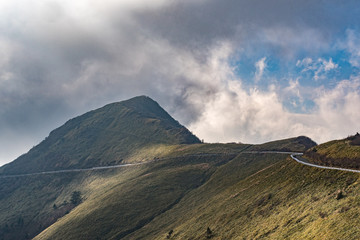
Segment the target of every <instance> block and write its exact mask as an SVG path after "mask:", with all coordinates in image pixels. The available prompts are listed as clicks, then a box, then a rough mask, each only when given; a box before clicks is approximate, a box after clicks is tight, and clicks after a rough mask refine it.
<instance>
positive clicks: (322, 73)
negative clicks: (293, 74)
mask: <svg viewBox="0 0 360 240" xmlns="http://www.w3.org/2000/svg"><path fill="white" fill-rule="evenodd" d="M338 66H339V65H338V64H337V63H334V62H333V60H332V58H329V60H326V59H324V58H318V59H317V60H316V61H313V60H312V59H311V58H309V57H306V58H304V59H302V60H298V61H297V62H296V67H298V68H302V70H301V72H309V71H312V72H313V73H314V77H313V78H314V80H319V79H324V78H326V74H327V73H328V72H329V71H331V70H334V69H336V68H338Z"/></svg>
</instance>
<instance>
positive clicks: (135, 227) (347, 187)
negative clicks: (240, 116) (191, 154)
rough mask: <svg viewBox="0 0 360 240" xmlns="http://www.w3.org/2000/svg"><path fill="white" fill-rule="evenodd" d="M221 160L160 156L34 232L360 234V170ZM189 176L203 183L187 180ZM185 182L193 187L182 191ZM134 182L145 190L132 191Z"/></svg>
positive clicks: (274, 159) (91, 235) (267, 158)
mask: <svg viewBox="0 0 360 240" xmlns="http://www.w3.org/2000/svg"><path fill="white" fill-rule="evenodd" d="M258 149H261V150H267V149H266V148H260V147H258ZM216 159H217V158H215V159H211V158H208V162H203V161H204V160H206V158H201V159H194V158H190V159H188V160H186V159H182V160H180V159H179V160H178V161H170V160H169V161H164V162H157V163H156V164H154V165H153V166H151V167H149V168H147V170H146V171H145V172H146V173H145V172H144V173H145V174H143V175H141V177H140V178H139V179H137V180H136V181H135V182H134V185H132V183H129V184H130V185H129V186H118V188H115V189H113V190H110V189H109V190H108V191H107V192H106V193H105V195H102V196H101V197H98V196H95V195H94V196H93V197H91V200H87V201H85V202H84V203H83V204H81V205H80V206H79V207H78V208H76V209H75V210H74V211H72V212H70V213H69V214H68V215H66V216H65V217H64V218H62V219H61V220H60V221H58V222H56V223H55V224H54V225H52V226H51V227H49V228H48V229H46V230H45V231H44V232H42V233H41V234H40V235H38V236H37V237H36V238H35V239H62V237H64V235H63V234H65V238H66V239H167V236H168V235H169V232H170V231H171V234H170V235H169V238H170V239H207V237H210V238H212V239H359V238H360V230H359V229H358V227H357V226H358V225H359V224H360V219H359V218H358V216H359V214H360V210H359V202H360V193H359V192H360V191H359V190H360V186H359V183H360V182H359V175H358V174H354V173H344V172H339V171H329V170H320V169H316V168H312V167H307V166H303V165H300V164H298V163H296V162H295V161H293V160H291V159H290V158H289V157H288V156H287V155H280V154H248V153H240V154H239V155H238V156H237V157H235V158H232V159H230V160H226V161H223V162H222V164H214V162H213V161H215V160H216ZM179 164H180V165H179ZM195 169H196V170H195ZM188 171H190V172H188ZM187 172H188V173H189V175H187ZM190 176H191V180H190V182H192V184H194V181H195V182H196V183H197V184H198V186H194V185H192V184H190V183H186V182H183V181H184V180H185V179H186V178H189V177H190ZM200 176H201V177H200ZM144 177H145V178H146V181H145V180H143V179H142V178H144ZM179 181H180V182H182V183H185V184H187V185H188V186H193V187H190V188H187V190H186V191H183V192H181V193H180V194H179V192H178V191H179V190H178V188H181V187H182V186H184V185H181V184H180V185H178V184H179ZM186 181H187V180H186ZM138 184H139V185H138ZM159 186H162V187H159ZM175 186H176V187H175ZM127 187H129V188H131V189H138V188H139V187H140V188H139V190H140V192H137V193H132V194H131V195H130V196H129V195H128V194H130V193H129V192H128V191H127V190H126V188H127ZM163 187H164V188H165V189H164V188H163ZM164 190H165V191H164ZM123 191H124V195H122V192H123ZM141 193H142V194H141ZM173 194H174V196H175V197H174V198H172V197H171V199H172V201H168V200H169V199H168V197H170V195H173ZM159 196H162V197H159ZM89 199H90V198H89ZM159 199H162V200H164V199H168V200H165V201H166V202H167V204H164V202H161V201H160V202H158V201H159ZM153 200H154V201H153ZM130 201H135V202H133V203H131V204H130V205H127V204H129V202H130ZM103 203H106V204H105V205H107V206H109V209H108V210H106V209H107V207H105V206H101V205H102V204H103ZM157 204H160V205H163V207H164V208H163V210H157V207H158V205H157ZM110 206H111V207H110ZM109 211H111V212H109ZM134 212H136V214H135V213H134ZM155 212H156V213H155ZM148 213H151V214H152V216H151V217H149V216H148V215H147V214H148ZM109 216H112V217H111V218H110V217H109ZM134 216H136V217H134ZM139 219H143V220H139ZM139 222H140V223H139ZM122 224H123V225H122ZM126 224H130V225H131V226H129V227H128V226H126ZM208 227H209V228H210V230H211V232H212V233H211V235H209V234H207V228H208ZM129 228H131V229H130V230H131V231H130V230H129V231H127V229H129ZM101 230H103V231H102V232H101ZM124 231H126V232H125V233H124Z"/></svg>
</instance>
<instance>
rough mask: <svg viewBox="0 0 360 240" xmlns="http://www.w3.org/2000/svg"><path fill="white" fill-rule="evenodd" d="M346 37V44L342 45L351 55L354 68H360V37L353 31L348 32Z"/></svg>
mask: <svg viewBox="0 0 360 240" xmlns="http://www.w3.org/2000/svg"><path fill="white" fill-rule="evenodd" d="M346 36H347V38H346V40H345V42H343V43H342V44H340V45H341V47H343V48H344V49H346V50H347V51H348V52H349V53H350V55H351V58H350V63H351V64H352V65H353V66H354V67H360V36H359V34H358V33H357V32H355V31H354V30H351V29H348V30H347V31H346Z"/></svg>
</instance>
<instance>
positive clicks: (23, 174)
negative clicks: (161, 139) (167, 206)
mask: <svg viewBox="0 0 360 240" xmlns="http://www.w3.org/2000/svg"><path fill="white" fill-rule="evenodd" d="M219 155H233V156H234V157H236V156H237V155H238V154H231V153H230V154H228V153H200V154H192V155H184V156H181V157H167V158H157V159H154V160H149V161H144V162H137V163H124V164H119V165H111V166H100V167H91V168H75V169H63V170H54V171H44V172H36V173H22V174H14V175H2V176H1V175H0V179H1V178H15V177H29V176H37V175H45V174H58V173H72V172H86V171H95V170H104V169H115V168H123V167H129V166H137V165H143V164H148V163H152V162H157V161H161V160H169V159H177V158H182V157H201V156H206V157H209V156H219Z"/></svg>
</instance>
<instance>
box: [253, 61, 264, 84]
mask: <svg viewBox="0 0 360 240" xmlns="http://www.w3.org/2000/svg"><path fill="white" fill-rule="evenodd" d="M265 61H266V57H263V58H261V59H260V60H259V61H257V62H256V63H255V68H256V72H255V82H259V81H260V79H261V78H262V76H263V74H264V70H265V68H266V62H265Z"/></svg>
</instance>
